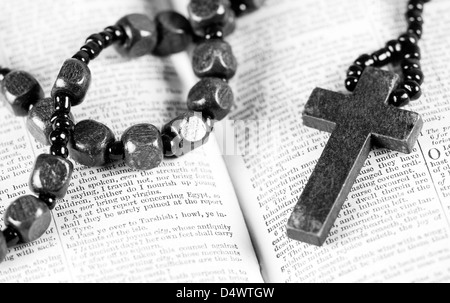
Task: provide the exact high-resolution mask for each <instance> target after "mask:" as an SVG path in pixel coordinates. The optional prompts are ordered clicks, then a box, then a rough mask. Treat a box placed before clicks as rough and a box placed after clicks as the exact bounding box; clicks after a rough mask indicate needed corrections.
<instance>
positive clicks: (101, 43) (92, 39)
mask: <svg viewBox="0 0 450 303" xmlns="http://www.w3.org/2000/svg"><path fill="white" fill-rule="evenodd" d="M89 42H94V43H95V44H97V45H98V46H99V47H100V48H101V49H104V48H105V47H106V46H105V40H104V39H103V36H102V35H100V34H93V35H90V36H89V37H88V38H87V39H86V43H89Z"/></svg>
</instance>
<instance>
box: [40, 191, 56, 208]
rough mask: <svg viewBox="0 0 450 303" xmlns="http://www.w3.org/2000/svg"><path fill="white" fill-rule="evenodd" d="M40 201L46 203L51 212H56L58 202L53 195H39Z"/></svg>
mask: <svg viewBox="0 0 450 303" xmlns="http://www.w3.org/2000/svg"><path fill="white" fill-rule="evenodd" d="M39 200H41V201H42V202H44V203H45V204H46V205H47V207H48V209H50V210H54V209H55V207H56V203H57V202H58V201H57V200H56V197H55V196H54V195H52V194H39Z"/></svg>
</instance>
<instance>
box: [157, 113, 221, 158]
mask: <svg viewBox="0 0 450 303" xmlns="http://www.w3.org/2000/svg"><path fill="white" fill-rule="evenodd" d="M212 131H213V122H212V120H211V119H209V118H204V117H203V116H202V114H201V113H197V112H193V111H189V112H186V113H184V114H183V115H181V116H179V117H177V118H175V119H174V120H172V121H170V122H169V123H167V124H166V125H165V126H164V127H163V129H162V140H163V144H164V154H165V156H166V157H181V156H183V155H185V154H187V153H189V152H191V151H193V150H194V149H196V148H199V147H201V146H202V145H203V144H206V143H207V142H208V139H209V135H210V134H211V132H212Z"/></svg>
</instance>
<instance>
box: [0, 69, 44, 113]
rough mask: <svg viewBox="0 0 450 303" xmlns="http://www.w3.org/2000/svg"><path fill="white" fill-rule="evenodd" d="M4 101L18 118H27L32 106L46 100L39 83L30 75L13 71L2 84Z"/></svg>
mask: <svg viewBox="0 0 450 303" xmlns="http://www.w3.org/2000/svg"><path fill="white" fill-rule="evenodd" d="M1 91H2V99H3V101H4V103H5V105H6V107H7V108H8V109H9V110H10V111H11V112H12V113H13V114H14V115H16V116H26V115H27V114H28V111H29V109H30V106H31V105H33V104H35V103H36V102H38V101H39V100H41V99H42V98H44V91H43V90H42V87H41V85H40V84H39V82H38V81H37V80H36V79H35V78H34V77H33V76H32V75H30V74H29V73H27V72H23V71H12V72H10V73H8V74H6V76H5V78H4V79H3V81H2V83H1Z"/></svg>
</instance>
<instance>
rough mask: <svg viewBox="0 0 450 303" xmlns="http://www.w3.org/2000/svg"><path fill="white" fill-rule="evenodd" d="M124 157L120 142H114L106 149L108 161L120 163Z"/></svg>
mask: <svg viewBox="0 0 450 303" xmlns="http://www.w3.org/2000/svg"><path fill="white" fill-rule="evenodd" d="M124 156H125V150H124V146H123V142H122V141H116V142H114V143H113V144H111V145H110V146H109V147H108V159H109V161H120V160H123V157H124Z"/></svg>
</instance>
